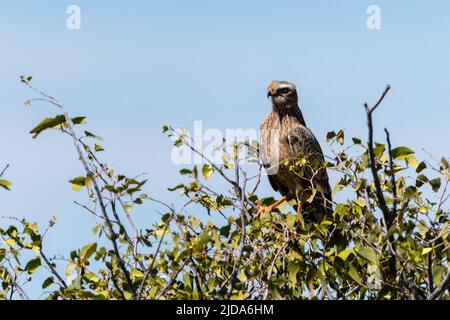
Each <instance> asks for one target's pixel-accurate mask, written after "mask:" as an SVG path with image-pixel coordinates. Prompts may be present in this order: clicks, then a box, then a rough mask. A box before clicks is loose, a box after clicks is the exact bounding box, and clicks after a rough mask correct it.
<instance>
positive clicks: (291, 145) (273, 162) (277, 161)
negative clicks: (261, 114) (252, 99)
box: [257, 81, 332, 216]
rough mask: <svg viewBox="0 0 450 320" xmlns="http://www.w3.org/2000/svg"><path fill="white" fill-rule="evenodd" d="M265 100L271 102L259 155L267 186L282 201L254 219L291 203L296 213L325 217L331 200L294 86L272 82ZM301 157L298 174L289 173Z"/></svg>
mask: <svg viewBox="0 0 450 320" xmlns="http://www.w3.org/2000/svg"><path fill="white" fill-rule="evenodd" d="M267 97H268V98H270V100H271V102H272V111H271V112H270V113H269V115H268V116H267V117H266V119H265V120H264V122H263V123H262V124H261V126H260V131H261V149H260V154H261V158H262V161H263V164H264V167H265V169H266V171H267V174H268V178H269V182H270V184H271V186H272V188H273V189H274V190H275V191H278V192H280V193H281V195H282V198H281V199H280V200H278V201H276V202H275V203H274V204H273V205H271V206H269V207H263V208H260V210H259V211H258V212H257V216H259V215H260V214H262V213H263V212H270V211H272V210H273V209H274V208H275V207H277V206H278V205H280V204H281V203H283V202H284V201H288V200H291V199H294V200H297V205H296V206H294V208H296V210H297V211H299V212H307V213H311V212H313V213H314V214H315V213H316V212H317V213H319V214H322V215H325V214H328V213H329V212H330V208H331V204H332V202H331V201H332V199H331V189H330V185H329V183H328V175H327V171H326V168H325V167H324V165H323V164H324V157H323V153H322V149H321V148H320V145H319V143H318V141H317V139H316V137H315V136H314V134H313V133H312V132H311V130H310V129H309V128H308V127H307V126H306V123H305V120H304V119H303V115H302V112H301V111H300V108H299V106H298V95H297V90H296V87H295V85H294V84H293V83H290V82H286V81H272V82H271V83H270V84H269V86H268V92H267ZM301 157H303V159H305V160H306V161H305V162H306V164H307V166H306V170H301V173H299V172H296V171H295V170H293V165H295V164H296V162H297V163H298V159H299V158H301ZM308 168H309V169H308ZM297 171H299V170H297Z"/></svg>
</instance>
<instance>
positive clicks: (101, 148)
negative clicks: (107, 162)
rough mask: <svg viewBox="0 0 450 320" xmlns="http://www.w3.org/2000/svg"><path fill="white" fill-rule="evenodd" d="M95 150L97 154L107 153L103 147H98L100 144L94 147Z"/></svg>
mask: <svg viewBox="0 0 450 320" xmlns="http://www.w3.org/2000/svg"><path fill="white" fill-rule="evenodd" d="M94 149H95V151H96V152H100V151H105V149H104V148H103V147H102V146H101V145H98V144H96V145H95V146H94Z"/></svg>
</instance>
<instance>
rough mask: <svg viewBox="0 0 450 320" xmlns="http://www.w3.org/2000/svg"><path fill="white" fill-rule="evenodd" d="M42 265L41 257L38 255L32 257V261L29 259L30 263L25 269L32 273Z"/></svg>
mask: <svg viewBox="0 0 450 320" xmlns="http://www.w3.org/2000/svg"><path fill="white" fill-rule="evenodd" d="M40 266H41V257H36V258H34V259H31V260H30V261H28V263H27V264H26V265H25V270H26V271H27V272H28V273H29V274H32V273H33V272H35V271H36V270H37V268H39V267H40Z"/></svg>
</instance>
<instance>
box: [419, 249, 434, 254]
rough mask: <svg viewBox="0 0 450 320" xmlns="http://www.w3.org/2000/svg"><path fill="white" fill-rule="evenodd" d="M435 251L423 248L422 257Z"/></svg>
mask: <svg viewBox="0 0 450 320" xmlns="http://www.w3.org/2000/svg"><path fill="white" fill-rule="evenodd" d="M432 250H433V248H423V249H422V255H425V254H427V253H428V252H431V251H432Z"/></svg>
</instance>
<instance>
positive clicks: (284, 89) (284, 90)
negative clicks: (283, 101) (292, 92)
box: [280, 88, 289, 94]
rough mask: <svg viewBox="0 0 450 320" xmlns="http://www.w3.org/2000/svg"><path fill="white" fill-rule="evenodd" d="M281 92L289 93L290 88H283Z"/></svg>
mask: <svg viewBox="0 0 450 320" xmlns="http://www.w3.org/2000/svg"><path fill="white" fill-rule="evenodd" d="M280 92H281V93H283V94H285V93H288V92H289V89H288V88H281V89H280Z"/></svg>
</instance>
